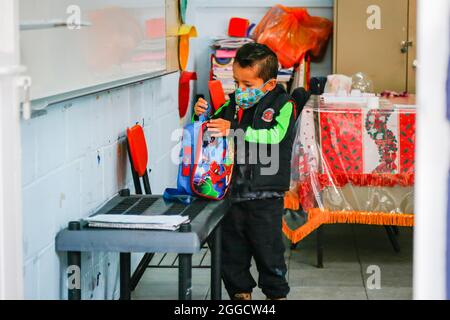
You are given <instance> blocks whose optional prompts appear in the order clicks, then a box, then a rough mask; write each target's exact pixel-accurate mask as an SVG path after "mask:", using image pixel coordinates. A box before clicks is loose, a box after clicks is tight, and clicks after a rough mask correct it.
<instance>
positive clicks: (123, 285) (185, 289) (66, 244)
mask: <svg viewBox="0 0 450 320" xmlns="http://www.w3.org/2000/svg"><path fill="white" fill-rule="evenodd" d="M131 197H140V198H161V196H153V195H138V196H131ZM123 198H124V197H121V196H117V197H115V198H114V199H113V200H111V201H110V202H108V204H106V205H105V206H104V207H103V208H102V209H100V210H99V212H98V214H101V213H102V212H106V211H107V210H110V209H111V208H112V207H113V206H115V205H117V203H118V202H120V200H121V199H123ZM195 204H196V205H198V204H201V207H202V209H201V210H200V211H199V212H195V214H194V217H193V218H192V219H191V223H190V224H185V225H182V226H181V228H180V230H178V231H161V230H130V229H100V228H89V227H87V226H86V224H85V223H84V222H82V221H75V222H70V223H69V226H68V228H66V229H64V230H62V231H61V232H59V233H58V235H57V237H56V250H57V251H61V252H67V258H68V266H72V267H73V266H75V267H78V268H79V269H78V270H81V267H82V266H81V253H82V252H119V253H120V299H121V300H129V299H130V298H131V285H130V281H131V252H142V253H147V252H155V253H156V252H159V253H178V254H179V265H178V298H179V299H180V300H191V299H192V288H191V287H192V255H193V254H194V253H198V252H200V250H201V248H202V246H203V245H204V244H205V243H208V244H209V246H210V249H211V300H221V298H222V288H221V285H222V282H221V268H220V265H221V241H222V238H221V227H220V223H221V221H222V219H223V217H224V216H225V214H226V212H227V211H228V208H229V202H228V200H222V201H206V200H195V201H194V202H193V204H191V205H188V206H186V209H185V210H184V211H187V209H188V208H190V207H191V206H194V205H195ZM191 209H192V208H191ZM194 209H195V208H194ZM184 211H183V212H184ZM191 211H192V210H191ZM105 239H107V240H106V241H105ZM71 275H72V274H69V273H68V278H70V277H71ZM68 298H69V300H81V287H80V288H69V289H68Z"/></svg>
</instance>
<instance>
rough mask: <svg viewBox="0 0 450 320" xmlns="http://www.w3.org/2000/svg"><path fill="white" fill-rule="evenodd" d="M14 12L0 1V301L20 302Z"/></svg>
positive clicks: (8, 1)
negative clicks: (14, 300)
mask: <svg viewBox="0 0 450 320" xmlns="http://www.w3.org/2000/svg"><path fill="white" fill-rule="evenodd" d="M17 11H18V10H17V3H15V1H14V0H3V1H0V39H1V41H0V300H1V299H21V298H23V275H22V268H23V258H22V256H23V255H22V215H21V204H22V203H21V199H20V197H21V196H20V187H21V186H20V125H19V114H20V112H19V92H18V91H19V88H18V86H17V82H18V81H17V80H18V76H19V69H21V68H20V67H19V42H18V39H17V38H18V36H17V35H18V33H19V28H18V27H17Z"/></svg>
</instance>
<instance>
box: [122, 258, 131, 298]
mask: <svg viewBox="0 0 450 320" xmlns="http://www.w3.org/2000/svg"><path fill="white" fill-rule="evenodd" d="M130 279H131V253H129V252H121V253H120V300H131V290H130Z"/></svg>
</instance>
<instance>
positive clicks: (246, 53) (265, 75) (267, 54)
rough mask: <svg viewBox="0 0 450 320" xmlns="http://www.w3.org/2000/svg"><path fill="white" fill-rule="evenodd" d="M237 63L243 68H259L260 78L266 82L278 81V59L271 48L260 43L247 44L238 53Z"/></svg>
mask: <svg viewBox="0 0 450 320" xmlns="http://www.w3.org/2000/svg"><path fill="white" fill-rule="evenodd" d="M235 63H237V64H239V66H240V67H242V68H247V67H253V66H255V65H257V66H258V69H259V70H258V77H259V78H261V79H263V80H264V82H267V81H269V80H270V79H276V78H277V75H278V58H277V55H276V54H275V53H274V52H273V51H272V50H270V48H269V47H268V46H266V45H264V44H260V43H247V44H246V45H244V46H242V47H241V48H240V49H239V50H238V52H237V53H236V58H235Z"/></svg>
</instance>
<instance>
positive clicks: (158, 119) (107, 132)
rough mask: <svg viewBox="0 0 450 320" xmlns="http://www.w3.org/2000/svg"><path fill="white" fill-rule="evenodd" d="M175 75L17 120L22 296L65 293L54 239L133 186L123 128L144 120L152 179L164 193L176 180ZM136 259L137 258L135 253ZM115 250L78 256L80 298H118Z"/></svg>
mask: <svg viewBox="0 0 450 320" xmlns="http://www.w3.org/2000/svg"><path fill="white" fill-rule="evenodd" d="M178 80H179V74H178V73H175V74H170V75H167V76H163V77H160V78H156V79H152V80H148V81H145V82H143V83H141V84H138V85H133V86H128V87H123V88H120V89H115V90H111V91H108V92H103V93H101V94H98V95H92V96H88V97H82V98H78V99H74V100H72V101H69V102H65V103H62V104H60V105H57V106H53V107H50V108H49V109H48V112H47V114H46V115H43V116H40V117H37V118H35V119H32V120H30V121H27V122H22V158H23V160H22V161H23V163H22V169H23V172H22V175H23V181H22V184H23V215H24V217H23V221H24V261H25V267H24V279H25V297H26V298H27V299H65V298H67V290H66V282H65V280H66V279H65V273H66V267H67V259H66V255H65V254H62V253H57V252H56V251H55V237H56V234H57V233H58V231H59V230H61V229H62V228H65V227H66V226H67V223H68V222H69V221H72V220H78V219H80V218H83V217H86V216H88V215H89V214H91V213H92V212H94V211H95V210H96V209H97V208H99V207H100V206H101V205H102V204H104V203H105V202H106V201H108V200H109V199H111V198H112V197H113V196H114V195H115V194H116V193H117V192H118V191H119V190H120V189H123V188H125V187H130V189H131V190H132V191H134V190H133V189H134V188H133V187H132V185H133V183H132V177H131V172H130V167H129V163H128V157H127V154H126V146H125V144H124V140H123V137H124V134H125V130H126V128H127V127H130V126H132V125H134V124H136V123H137V122H139V123H140V124H141V125H142V124H143V125H144V130H145V134H146V138H147V144H148V149H149V167H150V168H152V173H151V174H150V183H151V186H152V189H153V192H154V193H162V192H163V190H164V188H166V187H167V186H174V185H175V183H176V173H177V165H176V164H174V163H173V162H172V161H171V158H170V157H171V153H172V149H173V148H174V146H175V145H176V144H177V142H176V141H171V134H172V131H174V130H176V129H178V128H179V127H180V126H181V124H180V120H179V116H178V98H177V97H178ZM133 258H134V259H133V262H134V263H133V264H134V265H136V263H137V261H138V258H139V256H133ZM118 279H119V278H118V254H115V253H102V254H89V253H86V254H83V255H82V288H83V298H84V299H111V298H118V293H119V281H118Z"/></svg>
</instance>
